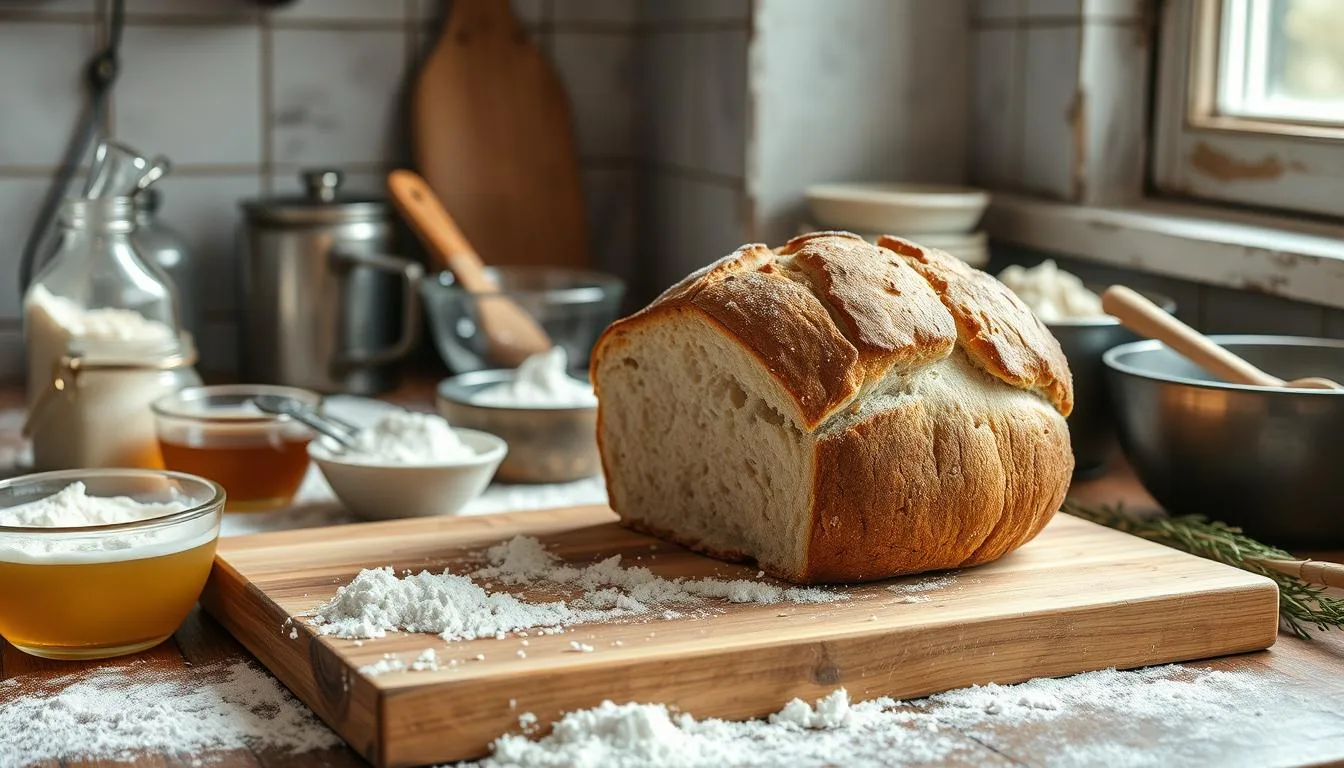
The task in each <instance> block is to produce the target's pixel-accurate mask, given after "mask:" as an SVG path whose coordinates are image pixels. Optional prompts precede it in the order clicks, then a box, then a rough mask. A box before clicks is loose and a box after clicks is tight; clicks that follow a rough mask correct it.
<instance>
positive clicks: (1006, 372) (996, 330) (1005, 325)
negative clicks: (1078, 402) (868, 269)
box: [877, 235, 1073, 416]
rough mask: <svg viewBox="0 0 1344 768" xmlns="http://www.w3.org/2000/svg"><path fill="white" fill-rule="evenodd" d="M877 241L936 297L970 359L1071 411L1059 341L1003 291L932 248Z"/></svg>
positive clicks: (1069, 384)
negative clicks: (926, 283)
mask: <svg viewBox="0 0 1344 768" xmlns="http://www.w3.org/2000/svg"><path fill="white" fill-rule="evenodd" d="M877 242H878V245H880V246H882V247H883V248H886V249H888V250H890V251H893V252H895V253H897V254H899V255H900V256H902V257H903V258H905V259H906V261H907V262H908V263H909V264H910V265H911V266H912V267H914V268H915V270H916V271H918V272H919V273H920V274H921V275H923V276H924V279H925V280H927V281H928V282H929V284H930V285H932V286H933V289H934V290H935V291H937V292H938V295H939V297H940V298H942V300H943V306H945V307H947V310H948V311H949V312H951V313H952V317H953V318H954V319H955V320H956V323H957V333H958V337H959V341H960V343H961V346H962V347H963V348H964V349H965V350H966V352H967V353H968V354H969V355H970V356H971V359H972V360H974V361H975V362H976V363H977V364H979V365H980V366H981V367H983V368H984V369H985V370H986V371H989V372H990V373H992V374H994V375H995V376H997V377H999V378H1000V379H1002V380H1003V381H1005V382H1006V383H1008V384H1011V385H1013V386H1015V387H1018V388H1021V389H1027V390H1031V391H1034V392H1040V393H1041V394H1043V395H1044V396H1045V397H1046V399H1048V400H1049V401H1050V402H1051V403H1052V404H1053V405H1054V406H1055V408H1056V409H1057V410H1058V411H1059V412H1060V413H1062V414H1064V415H1065V416H1068V415H1069V414H1070V413H1071V412H1072V411H1073V376H1072V374H1071V373H1070V372H1069V363H1068V361H1067V360H1066V359H1065V358H1064V352H1063V350H1061V349H1060V348H1059V342H1058V341H1057V340H1056V339H1055V337H1054V336H1053V335H1051V333H1050V330H1049V329H1048V328H1046V327H1045V324H1044V323H1042V322H1041V321H1040V319H1039V318H1037V317H1036V315H1035V313H1033V312H1032V311H1031V310H1030V309H1029V308H1028V307H1027V305H1026V304H1023V303H1022V300H1021V299H1019V298H1017V295H1016V294H1014V293H1013V292H1012V291H1011V290H1010V289H1009V288H1008V287H1007V286H1005V285H1004V284H1003V283H1000V282H999V281H998V280H995V279H994V278H993V277H991V276H990V275H988V274H986V273H984V272H981V271H980V270H978V269H975V268H974V267H972V266H970V265H969V264H967V263H966V262H964V261H961V260H960V259H957V258H956V257H954V256H951V255H949V254H947V253H944V252H942V251H940V250H938V249H936V248H925V247H923V246H921V245H918V244H916V243H912V242H910V241H909V240H903V239H901V238H899V237H892V236H891V235H883V236H882V237H880V238H878V241H877Z"/></svg>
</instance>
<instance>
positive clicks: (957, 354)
mask: <svg viewBox="0 0 1344 768" xmlns="http://www.w3.org/2000/svg"><path fill="white" fill-rule="evenodd" d="M591 373H592V379H593V384H594V386H595V388H596V391H597V395H598V402H599V405H598V443H599V445H600V447H601V454H602V466H603V469H604V470H605V473H606V482H607V490H608V492H609V495H610V499H611V505H612V507H613V508H614V509H615V510H616V511H617V512H618V513H619V514H620V516H621V519H622V521H623V522H624V523H625V524H626V525H628V526H630V527H631V528H635V529H637V530H641V531H645V532H647V533H651V534H654V535H657V536H660V537H663V538H666V539H669V540H672V541H675V542H678V543H680V544H683V545H686V546H688V547H692V548H694V549H696V550H699V551H701V552H705V553H707V554H709V555H712V556H714V557H719V558H723V559H727V560H735V561H754V562H755V563H757V564H758V566H759V567H760V568H761V569H763V570H765V571H766V572H767V573H769V574H770V575H772V576H776V577H779V578H782V579H787V580H789V581H792V582H796V583H822V582H855V581H866V580H872V579H882V578H887V577H891V576H896V575H900V574H910V573H916V572H920V571H928V570H940V569H948V568H958V567H963V566H970V565H976V564H979V563H984V562H987V561H990V560H994V559H996V558H998V557H1001V556H1003V555H1004V554H1006V553H1008V552H1011V551H1012V550H1014V549H1016V548H1017V547H1019V546H1021V545H1022V544H1024V543H1026V542H1027V541H1029V540H1030V539H1031V538H1032V537H1034V536H1035V535H1036V534H1037V533H1039V532H1040V530H1041V528H1043V527H1044V526H1045V524H1046V522H1048V521H1049V519H1050V517H1051V516H1052V515H1053V514H1054V512H1055V510H1056V509H1058V507H1059V505H1060V503H1061V502H1062V501H1063V498H1064V494H1065V491H1066V489H1067V487H1068V484H1069V479H1070V475H1071V474H1072V470H1073V455H1072V453H1071V452H1070V449H1069V435H1068V428H1067V426H1066V425H1065V421H1064V418H1065V416H1067V415H1068V413H1069V411H1070V410H1071V409H1072V406H1073V403H1072V398H1073V392H1072V388H1073V387H1072V380H1071V378H1070V375H1069V369H1068V364H1067V363H1066V362H1065V360H1064V355H1063V353H1062V352H1061V351H1060V348H1059V344H1058V342H1056V341H1055V339H1054V337H1053V336H1051V335H1050V332H1049V331H1048V330H1046V328H1045V326H1044V325H1043V324H1042V323H1041V322H1040V321H1039V320H1037V319H1036V317H1035V315H1033V314H1032V313H1031V311H1030V310H1029V309H1027V307H1026V306H1025V305H1023V304H1022V302H1021V301H1019V300H1018V299H1017V297H1016V296H1014V295H1013V294H1012V292H1010V291H1009V290H1008V289H1007V288H1005V287H1004V286H1003V285H1002V284H1000V283H999V282H998V281H997V280H995V279H994V278H993V277H991V276H989V275H987V274H985V273H984V272H980V271H979V270H976V269H973V268H971V267H969V266H967V265H966V264H965V263H964V262H961V261H959V260H957V259H955V258H954V257H952V256H950V255H948V254H946V253H943V252H942V251H938V250H935V249H932V248H923V247H921V246H919V245H916V244H915V243H912V242H909V241H906V240H902V239H899V238H895V237H884V238H881V239H880V240H879V241H878V244H877V245H874V244H872V243H869V242H867V241H865V240H864V239H862V238H860V237H858V236H856V235H852V234H849V233H846V232H818V233H813V234H809V235H803V236H800V237H797V238H794V239H793V240H791V241H789V243H788V244H787V245H785V246H783V247H781V248H777V249H774V250H771V249H769V248H767V247H765V246H763V245H748V246H744V247H742V248H740V249H738V251H737V252H736V253H733V254H732V255H730V256H728V257H726V258H724V259H722V260H720V261H718V262H716V263H714V264H712V265H710V266H708V267H706V268H705V269H702V270H700V271H698V272H696V273H694V274H692V275H690V276H689V277H687V278H686V279H685V280H683V281H682V282H681V283H679V284H677V285H675V286H673V287H672V288H670V289H668V290H667V291H666V292H665V293H663V295H662V296H660V297H659V298H658V299H657V300H655V301H654V302H653V303H652V304H650V305H649V306H648V307H647V308H645V309H643V310H641V311H640V312H638V313H636V314H634V315H632V316H630V317H627V318H624V319H622V320H620V321H618V322H616V323H614V324H613V325H612V326H611V327H610V328H609V329H608V330H607V331H606V333H605V334H604V335H603V336H602V338H601V339H600V340H599V341H598V343H597V346H596V348H595V349H594V352H593V355H592V370H591Z"/></svg>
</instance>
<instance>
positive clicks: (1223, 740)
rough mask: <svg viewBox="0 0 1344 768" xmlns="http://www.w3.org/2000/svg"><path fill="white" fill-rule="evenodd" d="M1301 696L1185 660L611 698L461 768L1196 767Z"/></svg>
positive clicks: (530, 728)
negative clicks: (672, 699) (1001, 678)
mask: <svg viewBox="0 0 1344 768" xmlns="http://www.w3.org/2000/svg"><path fill="white" fill-rule="evenodd" d="M1289 703H1290V702H1289V697H1288V696H1286V695H1285V694H1283V693H1282V692H1281V691H1275V690H1273V689H1271V688H1268V687H1267V686H1265V685H1264V683H1263V682H1262V679H1261V678H1259V677H1257V676H1256V675H1254V674H1253V673H1247V672H1222V671H1214V670H1208V669H1192V668H1185V667H1179V666H1164V667H1153V668H1149V669H1144V670H1139V671H1134V672H1124V671H1116V670H1114V669H1110V670H1104V671H1100V672H1090V673H1086V674H1082V675H1075V676H1073V677H1069V678H1062V679H1048V678H1040V679H1036V680H1031V681H1029V682H1026V683H1022V684H1020V685H1010V686H1002V685H985V686H973V687H971V688H964V689H960V690H955V691H949V692H947V693H943V694H939V695H936V696H932V697H929V698H927V699H921V700H916V701H909V702H899V701H894V700H892V699H888V698H883V699H876V700H873V701H867V702H862V703H858V704H855V703H852V702H851V701H850V699H849V696H848V694H847V693H846V691H845V690H844V689H838V690H836V691H833V692H832V693H831V694H829V695H828V696H826V697H824V698H822V699H820V700H818V701H817V702H816V703H815V704H808V703H806V702H804V701H801V700H798V699H795V700H793V701H791V702H789V703H788V704H786V705H785V706H784V707H783V709H781V710H780V711H779V712H777V713H776V714H774V715H771V716H770V717H769V718H766V719H764V720H752V721H747V722H728V721H724V720H717V719H713V718H708V719H703V720H697V719H696V718H695V717H693V716H692V715H690V714H687V713H679V712H676V711H673V710H671V709H669V708H668V707H667V706H664V705H663V704H615V703H612V702H610V701H607V702H604V703H603V704H602V705H601V706H598V707H595V708H593V709H586V710H581V711H578V712H571V713H569V714H567V715H565V716H564V717H562V718H561V719H560V720H559V721H558V722H556V723H554V724H553V726H552V729H551V731H550V733H548V734H546V735H545V736H543V737H541V738H535V737H534V736H535V734H536V733H537V732H538V730H539V727H540V723H539V722H538V720H537V718H536V716H535V715H533V714H532V713H524V714H522V715H521V716H520V717H519V726H520V730H521V731H522V733H520V734H509V735H504V736H501V737H500V738H498V739H497V740H496V741H495V742H494V744H493V745H492V754H491V756H490V757H488V758H486V759H484V760H483V761H481V762H479V763H470V764H467V763H464V764H461V765H460V766H459V768H504V766H509V767H510V768H558V767H560V766H564V767H565V768H599V767H600V768H636V767H638V768H746V767H750V766H775V765H788V766H795V767H797V768H806V767H808V766H833V765H844V766H848V767H850V768H879V767H882V768H886V767H888V766H916V765H929V764H937V763H943V762H947V761H956V762H959V763H975V762H979V761H987V760H990V759H991V758H993V757H994V755H992V754H991V753H990V752H989V750H988V748H987V747H986V746H985V745H988V747H989V748H992V747H994V746H995V745H996V743H997V744H1001V745H1002V744H1004V742H1005V741H1006V742H1007V743H1009V744H1012V745H1013V747H1014V748H1015V749H1017V750H1020V751H1022V752H1023V753H1025V754H1027V755H1029V756H1030V758H1031V760H1032V762H1033V764H1040V765H1044V766H1050V767H1058V768H1072V767H1073V766H1080V767H1081V766H1094V765H1105V766H1109V767H1110V768H1117V767H1120V768H1124V767H1126V766H1169V765H1187V764H1197V763H1200V762H1207V761H1208V760H1210V759H1212V758H1216V757H1219V756H1222V755H1226V754H1228V753H1229V751H1230V750H1235V749H1237V748H1238V747H1241V746H1244V747H1252V746H1255V745H1256V744H1257V743H1259V742H1258V740H1259V739H1260V737H1261V736H1262V735H1263V733H1264V729H1265V728H1266V727H1268V725H1269V720H1271V719H1272V713H1273V711H1274V709H1275V707H1277V706H1284V705H1287V704H1289ZM1079 717H1087V718H1090V719H1091V720H1092V721H1094V722H1096V723H1097V724H1098V726H1097V728H1095V729H1092V730H1090V732H1089V731H1082V730H1080V729H1077V728H1071V729H1070V730H1069V731H1068V737H1067V739H1065V738H1063V737H1062V736H1061V732H1060V731H1059V730H1057V729H1055V728H1054V727H1053V726H1052V724H1054V723H1057V722H1059V721H1061V720H1064V719H1071V718H1072V719H1076V718H1079ZM529 734H531V735H529Z"/></svg>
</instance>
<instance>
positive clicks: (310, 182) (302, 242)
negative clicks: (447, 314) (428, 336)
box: [238, 171, 422, 395]
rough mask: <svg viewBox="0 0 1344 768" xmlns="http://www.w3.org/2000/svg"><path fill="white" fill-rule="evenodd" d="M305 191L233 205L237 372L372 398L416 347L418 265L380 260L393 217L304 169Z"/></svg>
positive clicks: (376, 202)
mask: <svg viewBox="0 0 1344 768" xmlns="http://www.w3.org/2000/svg"><path fill="white" fill-rule="evenodd" d="M302 178H303V181H304V185H305V187H306V194H303V195H299V196H289V197H273V198H266V199H260V200H250V201H244V202H243V203H242V208H243V213H244V222H243V226H242V231H241V233H240V236H239V249H240V266H241V269H240V273H241V280H240V286H239V290H240V295H239V302H238V306H239V307H240V308H241V313H242V314H241V322H240V323H239V331H240V333H241V338H240V339H239V344H238V348H239V351H240V361H239V363H240V371H241V373H242V375H243V377H244V378H245V379H246V380H248V381H251V382H257V383H266V384H284V385H288V386H294V387H303V388H305V389H311V390H316V391H318V392H327V393H336V392H340V393H349V394H359V395H369V394H375V393H377V392H381V391H384V390H386V389H389V388H391V387H392V386H394V385H395V384H396V380H397V377H396V365H395V364H396V362H397V361H398V360H400V359H401V358H403V357H405V356H406V355H407V354H409V353H410V352H411V350H413V349H414V348H415V344H416V340H417V335H418V331H419V327H420V308H419V304H418V300H417V293H416V290H415V287H416V282H417V281H418V280H419V278H420V275H421V274H422V268H421V267H420V265H419V264H417V263H415V262H412V261H408V260H406V259H402V258H399V257H396V256H392V255H389V252H390V251H391V250H392V239H393V228H392V211H391V207H390V205H389V204H388V202H387V200H386V199H385V198H383V197H381V196H375V195H353V194H345V193H343V192H342V191H341V189H340V185H341V174H340V173H339V172H337V171H306V172H304V173H303V175H302Z"/></svg>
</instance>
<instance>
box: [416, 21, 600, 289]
mask: <svg viewBox="0 0 1344 768" xmlns="http://www.w3.org/2000/svg"><path fill="white" fill-rule="evenodd" d="M411 133H412V144H413V147H414V153H415V165H416V168H417V169H418V170H419V171H420V173H421V175H422V176H424V177H425V180H426V181H427V182H429V186H430V188H431V189H433V190H434V193H435V194H436V195H438V197H439V199H440V200H442V201H443V204H444V206H445V207H447V208H448V210H450V211H452V212H453V217H454V218H455V219H456V220H457V222H458V224H459V225H460V226H461V227H462V231H463V232H464V233H465V234H466V236H467V237H468V238H470V240H471V242H472V243H473V244H475V246H476V247H477V248H478V249H480V250H479V252H480V253H481V254H483V255H484V257H485V259H486V260H487V261H489V262H490V263H491V264H498V265H504V264H524V265H538V266H541V265H544V266H561V267H572V268H586V267H588V266H589V261H590V255H589V237H588V221H587V217H586V213H585V209H584V202H583V186H582V181H581V177H580V175H579V156H578V149H577V144H576V142H575V140H574V128H573V125H572V122H571V119H570V110H569V102H568V100H567V97H566V95H565V90H564V88H563V87H562V85H561V83H560V79H559V78H558V77H557V76H556V74H555V71H554V70H553V69H552V68H551V65H550V63H549V62H548V61H547V60H546V57H545V56H544V55H542V52H541V50H540V49H538V48H537V46H536V44H535V43H533V42H532V40H531V39H530V38H529V37H528V34H527V31H526V30H525V29H524V28H523V26H522V25H521V24H520V23H519V22H518V19H517V18H516V17H515V16H514V15H513V9H512V7H511V5H510V3H509V0H453V3H452V8H451V10H450V11H449V15H448V19H447V20H446V21H445V23H444V28H443V32H442V34H441V35H440V37H439V41H438V43H437V45H435V47H434V50H433V51H432V52H431V53H430V54H429V58H428V59H427V60H426V61H425V64H424V67H423V68H422V69H421V71H420V74H419V76H418V79H417V80H416V83H415V90H414V94H413V101H412V105H411Z"/></svg>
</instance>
